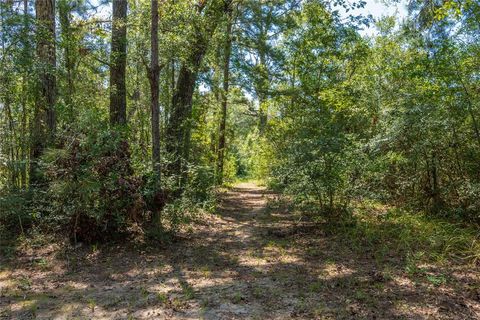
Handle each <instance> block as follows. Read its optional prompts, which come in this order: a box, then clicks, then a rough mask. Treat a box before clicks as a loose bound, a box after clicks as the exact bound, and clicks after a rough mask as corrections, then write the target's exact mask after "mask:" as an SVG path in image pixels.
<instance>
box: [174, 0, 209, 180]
mask: <svg viewBox="0 0 480 320" xmlns="http://www.w3.org/2000/svg"><path fill="white" fill-rule="evenodd" d="M206 4H207V1H201V2H200V3H199V4H198V13H199V14H200V13H201V11H202V10H203V9H204V8H205V6H206ZM217 10H218V8H216V7H213V8H209V10H208V12H206V13H205V15H206V16H209V17H208V19H206V21H209V22H208V24H207V26H206V28H201V26H194V27H195V29H196V30H197V33H196V36H195V39H194V40H193V42H192V48H191V51H190V52H191V53H190V56H189V59H188V60H187V63H185V64H183V65H182V66H181V68H180V70H179V74H178V78H177V84H176V87H175V91H174V93H173V97H172V109H171V110H170V117H169V122H168V126H167V129H166V136H167V140H166V147H167V152H168V153H169V154H170V155H171V156H172V157H173V160H172V163H171V164H170V165H169V168H168V171H169V173H170V174H172V175H177V176H178V177H179V178H180V181H179V182H180V183H179V184H180V186H182V185H183V183H184V181H185V179H186V170H185V169H186V168H185V167H186V163H187V161H188V158H189V145H190V143H189V139H190V129H191V123H190V121H191V119H190V116H191V113H192V99H193V93H194V89H195V83H196V80H197V74H198V69H199V67H200V64H201V63H202V60H203V57H204V55H205V53H206V51H207V47H208V43H209V40H210V38H211V37H212V35H213V32H214V31H215V29H216V26H217V24H218V16H217V13H218V12H217ZM202 30H204V31H203V32H202Z"/></svg>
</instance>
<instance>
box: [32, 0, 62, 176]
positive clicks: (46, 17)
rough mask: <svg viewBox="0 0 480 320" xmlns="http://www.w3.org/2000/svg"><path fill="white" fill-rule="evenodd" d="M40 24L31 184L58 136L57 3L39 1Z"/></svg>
mask: <svg viewBox="0 0 480 320" xmlns="http://www.w3.org/2000/svg"><path fill="white" fill-rule="evenodd" d="M35 13H36V21H37V31H36V32H37V50H36V51H37V59H38V63H39V64H40V67H39V88H38V89H39V90H38V96H37V99H36V100H35V109H34V119H33V128H32V144H31V149H30V182H31V184H38V183H39V182H40V177H39V174H38V172H37V171H38V160H39V158H40V157H41V155H42V154H43V151H44V149H45V147H46V146H48V145H50V144H51V143H52V142H53V137H54V135H55V126H56V118H55V103H56V84H57V83H56V77H55V68H56V57H55V1H54V0H37V1H35Z"/></svg>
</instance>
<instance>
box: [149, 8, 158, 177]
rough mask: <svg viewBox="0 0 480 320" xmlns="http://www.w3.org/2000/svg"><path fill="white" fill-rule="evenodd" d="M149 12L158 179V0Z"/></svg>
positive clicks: (154, 166)
mask: <svg viewBox="0 0 480 320" xmlns="http://www.w3.org/2000/svg"><path fill="white" fill-rule="evenodd" d="M151 5H152V9H151V10H152V13H151V19H152V22H151V35H150V36H151V41H150V42H151V61H150V70H149V71H150V76H149V81H150V94H151V101H150V103H151V105H150V109H151V110H150V111H151V114H152V165H153V172H154V173H155V174H156V176H157V179H160V170H161V168H160V110H159V76H160V66H159V64H158V0H152V2H151Z"/></svg>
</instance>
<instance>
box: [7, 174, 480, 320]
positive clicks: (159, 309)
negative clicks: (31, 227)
mask: <svg viewBox="0 0 480 320" xmlns="http://www.w3.org/2000/svg"><path fill="white" fill-rule="evenodd" d="M273 197H275V195H274V194H272V193H269V192H267V191H266V190H265V189H264V188H261V187H258V186H256V185H254V184H249V183H244V184H240V185H238V186H236V187H235V188H233V189H232V190H230V191H228V192H226V193H224V194H223V195H222V204H221V208H219V214H218V215H213V216H210V217H208V219H202V221H204V222H203V223H202V224H201V225H195V226H194V230H193V231H192V232H191V233H189V234H188V236H186V237H185V239H183V240H181V241H178V242H176V243H174V244H172V245H170V246H168V247H167V248H150V249H145V248H140V249H138V248H125V247H120V246H117V247H111V246H110V247H105V248H103V247H102V248H95V247H91V248H90V247H89V248H82V249H81V250H80V251H81V253H79V254H77V255H74V256H71V255H68V254H61V253H59V252H58V250H57V249H56V248H53V247H52V248H39V249H38V250H36V251H34V252H32V253H31V255H27V256H25V257H22V259H19V260H18V262H17V264H16V265H10V266H8V267H3V269H1V270H0V290H1V292H0V319H33V318H39V319H292V318H299V319H374V318H375V319H475V318H480V316H479V315H480V309H479V300H480V291H472V290H466V289H465V288H466V284H465V283H469V281H470V282H472V283H473V284H474V283H477V281H478V278H467V279H465V277H467V276H468V275H466V274H464V273H462V272H457V273H455V270H451V271H450V273H449V274H450V276H451V277H458V279H457V280H455V279H454V280H455V281H451V282H449V285H447V284H442V285H440V286H432V285H431V284H429V283H424V282H421V281H418V282H417V281H412V280H411V279H410V278H409V277H407V276H406V274H405V271H404V269H405V266H404V265H402V264H401V263H400V262H397V261H395V260H392V261H391V263H389V264H380V263H378V261H375V259H373V258H372V256H371V255H370V254H369V252H368V251H367V252H364V253H361V254H359V253H355V252H354V251H353V250H351V248H350V245H349V243H348V241H341V240H340V239H339V237H338V236H337V235H334V234H329V233H328V232H326V231H325V230H324V229H322V228H321V227H319V226H318V225H315V224H313V223H309V222H301V223H298V217H295V216H293V215H292V214H290V213H288V212H285V211H284V210H281V209H278V208H277V209H272V208H269V207H268V205H267V201H268V200H269V199H270V198H273ZM347 240H348V239H347ZM462 277H463V278H462ZM462 286H463V287H462ZM468 288H470V287H468ZM477 288H478V287H477Z"/></svg>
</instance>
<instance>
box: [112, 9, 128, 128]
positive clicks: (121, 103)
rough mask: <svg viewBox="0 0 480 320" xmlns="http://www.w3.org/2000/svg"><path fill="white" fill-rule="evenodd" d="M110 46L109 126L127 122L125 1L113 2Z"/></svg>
mask: <svg viewBox="0 0 480 320" xmlns="http://www.w3.org/2000/svg"><path fill="white" fill-rule="evenodd" d="M112 11H113V21H112V44H111V53H110V124H111V125H112V126H116V125H125V124H126V122H127V90H126V84H125V73H126V66H127V0H113V9H112Z"/></svg>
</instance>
